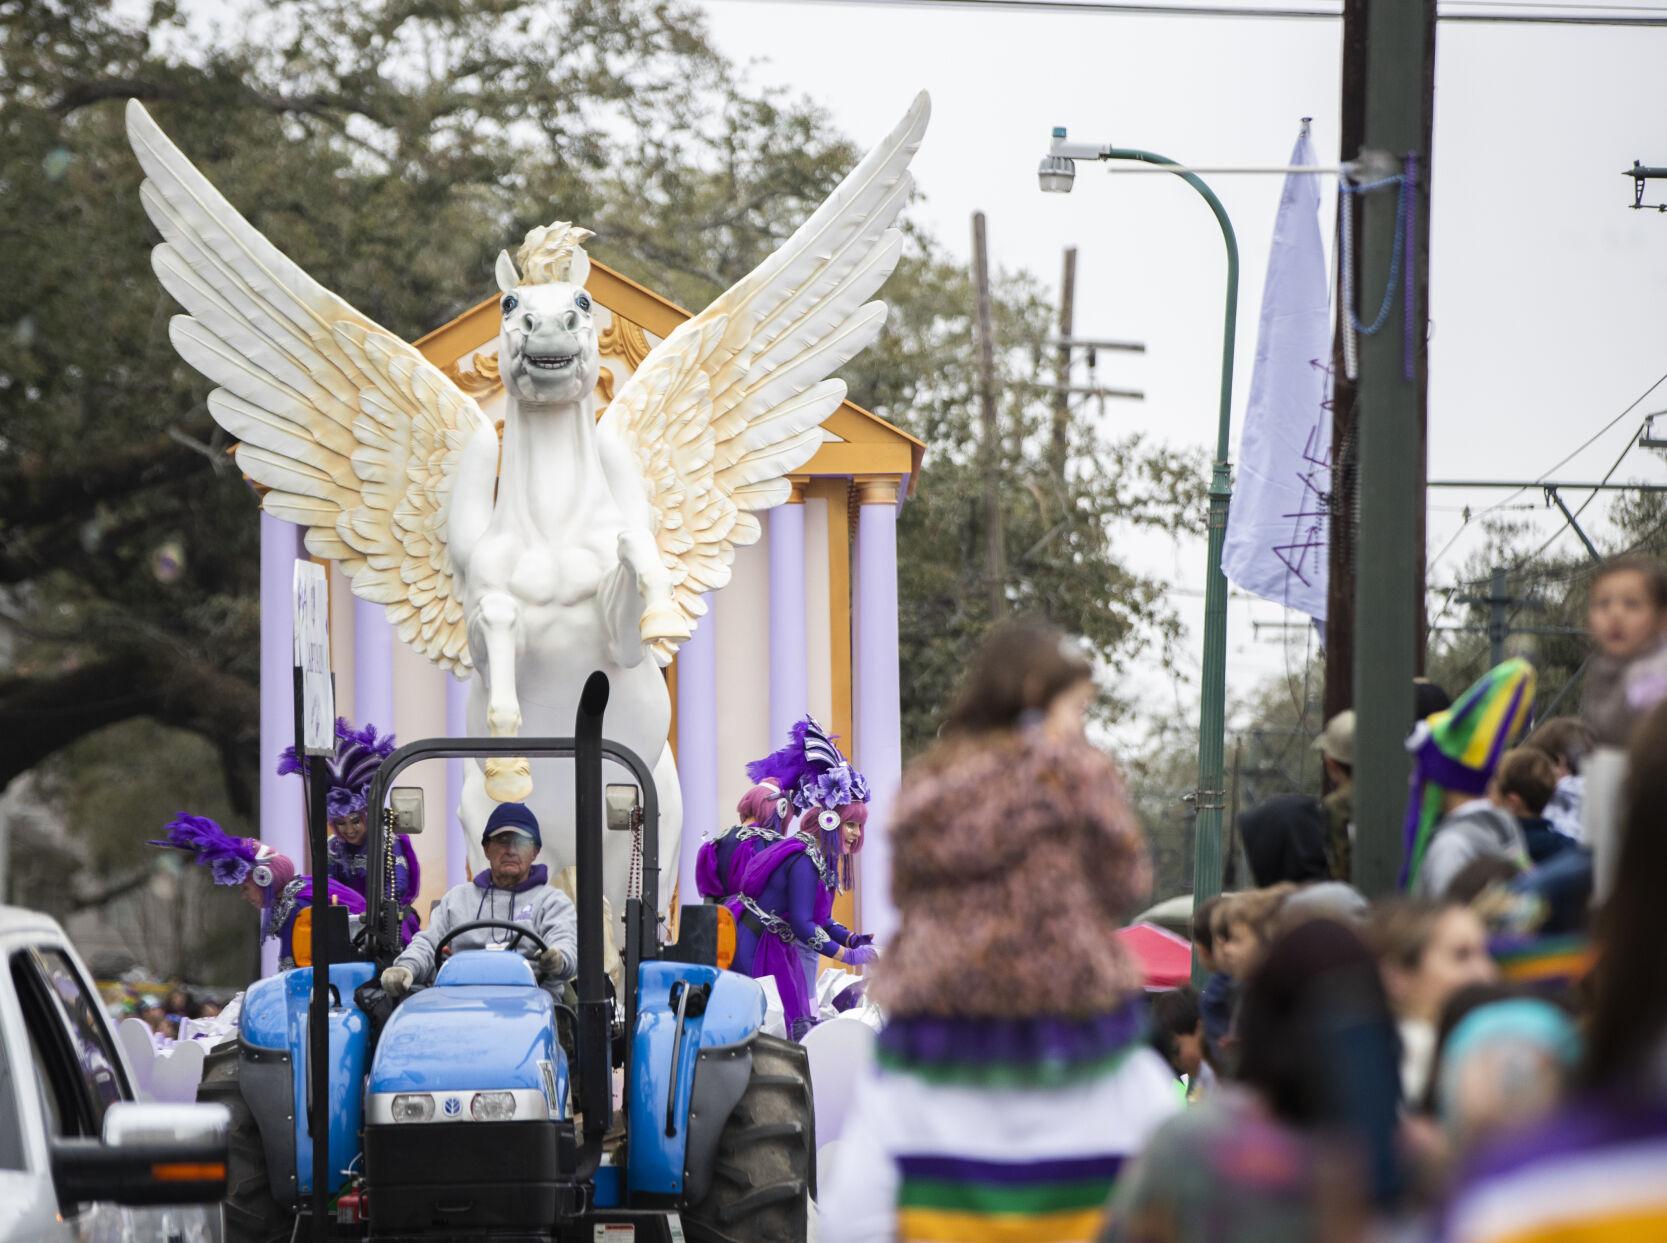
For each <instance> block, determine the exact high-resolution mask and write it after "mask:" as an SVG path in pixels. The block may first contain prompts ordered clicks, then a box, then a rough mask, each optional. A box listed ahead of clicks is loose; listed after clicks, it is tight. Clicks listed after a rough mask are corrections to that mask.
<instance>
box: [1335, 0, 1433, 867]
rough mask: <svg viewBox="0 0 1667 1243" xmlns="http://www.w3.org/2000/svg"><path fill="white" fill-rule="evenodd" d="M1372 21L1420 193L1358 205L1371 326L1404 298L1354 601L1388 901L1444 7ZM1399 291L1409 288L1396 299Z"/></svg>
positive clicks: (1360, 807)
mask: <svg viewBox="0 0 1667 1243" xmlns="http://www.w3.org/2000/svg"><path fill="white" fill-rule="evenodd" d="M1365 9H1366V58H1365V68H1366V83H1365V86H1366V92H1365V103H1366V106H1365V112H1364V130H1363V137H1362V150H1363V151H1364V152H1368V153H1373V154H1381V155H1384V156H1387V157H1389V160H1391V161H1392V162H1393V165H1394V166H1395V167H1396V168H1398V169H1403V170H1405V171H1407V172H1408V173H1410V175H1411V176H1412V177H1413V178H1414V181H1413V183H1412V185H1411V186H1410V187H1409V188H1408V191H1407V193H1408V199H1409V202H1408V204H1407V207H1408V208H1409V209H1410V210H1409V211H1405V212H1404V211H1403V210H1402V203H1401V193H1400V192H1399V191H1398V190H1397V188H1395V187H1388V188H1385V189H1379V190H1377V191H1375V192H1373V193H1369V194H1363V195H1361V196H1359V197H1360V198H1361V200H1362V201H1361V204H1360V215H1361V230H1360V233H1359V234H1358V235H1357V236H1359V238H1360V281H1359V282H1358V284H1357V285H1356V290H1357V302H1358V305H1357V307H1356V311H1357V313H1360V314H1362V315H1363V317H1365V318H1371V317H1373V316H1375V315H1376V314H1377V309H1378V306H1379V305H1380V302H1381V300H1382V299H1383V297H1384V293H1385V291H1386V290H1389V291H1390V296H1391V298H1392V302H1391V303H1390V308H1389V311H1388V312H1387V314H1386V315H1385V316H1384V318H1383V320H1382V323H1381V328H1380V330H1379V331H1377V332H1374V333H1372V334H1370V335H1362V336H1361V337H1360V381H1359V385H1358V393H1357V407H1356V408H1357V410H1358V417H1357V418H1356V420H1355V443H1356V445H1357V446H1358V450H1359V457H1358V474H1357V476H1356V478H1357V480H1358V492H1357V515H1358V523H1357V528H1356V532H1355V562H1356V564H1358V565H1362V566H1369V567H1371V572H1370V573H1365V574H1357V575H1356V576H1355V591H1354V603H1355V622H1356V626H1355V650H1354V706H1355V714H1356V724H1355V764H1354V786H1355V789H1354V807H1355V848H1354V872H1355V875H1354V882H1355V884H1356V885H1357V886H1358V887H1359V888H1360V889H1361V890H1362V891H1364V892H1365V893H1366V894H1367V895H1368V896H1369V897H1375V896H1378V895H1381V894H1384V893H1388V892H1391V891H1393V890H1394V888H1395V886H1396V883H1397V880H1398V878H1399V875H1400V870H1401V862H1402V859H1401V856H1402V841H1401V837H1402V829H1401V825H1402V818H1403V815H1404V813H1405V810H1406V800H1407V769H1408V765H1409V757H1408V755H1407V752H1406V747H1405V743H1406V738H1407V735H1408V734H1409V733H1410V732H1411V730H1412V724H1413V711H1412V706H1413V687H1412V680H1413V676H1414V674H1415V673H1416V671H1417V669H1418V668H1419V665H1420V663H1421V661H1420V656H1421V652H1422V647H1423V618H1424V599H1423V588H1424V542H1423V530H1424V523H1423V514H1424V478H1425V471H1424V417H1423V415H1424V392H1425V379H1426V367H1425V325H1426V324H1427V322H1428V318H1429V312H1428V296H1427V288H1428V275H1427V273H1428V266H1427V264H1428V258H1427V256H1428V254H1429V245H1428V239H1429V229H1428V224H1427V222H1428V220H1429V207H1430V197H1429V170H1430V125H1431V119H1432V115H1433V102H1434V89H1433V88H1434V78H1435V74H1434V69H1435V0H1396V2H1394V3H1391V2H1390V0H1367V3H1366V5H1365ZM1409 219H1410V224H1411V227H1410V228H1408V227H1406V226H1407V224H1408V221H1409ZM1402 234H1405V236H1402ZM1397 253H1399V259H1397V257H1396V256H1397ZM1392 282H1393V283H1394V284H1396V285H1399V286H1400V288H1395V289H1390V286H1391V283H1392ZM1409 294H1410V295H1411V296H1410V299H1409V298H1408V295H1409ZM1409 300H1410V303H1411V305H1408V301H1409Z"/></svg>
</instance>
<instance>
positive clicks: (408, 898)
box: [326, 833, 423, 945]
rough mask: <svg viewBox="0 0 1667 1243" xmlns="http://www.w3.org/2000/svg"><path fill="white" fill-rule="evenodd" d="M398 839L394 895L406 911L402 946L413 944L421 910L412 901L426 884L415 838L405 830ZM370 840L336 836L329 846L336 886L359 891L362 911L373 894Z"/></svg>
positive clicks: (395, 838) (402, 923)
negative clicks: (356, 841) (353, 840)
mask: <svg viewBox="0 0 1667 1243" xmlns="http://www.w3.org/2000/svg"><path fill="white" fill-rule="evenodd" d="M394 841H395V842H396V843H397V848H396V849H395V851H394V897H395V898H396V899H397V900H398V901H399V906H400V910H401V912H402V914H401V917H400V921H399V941H400V944H401V945H409V944H411V938H412V937H414V936H416V935H417V931H418V929H419V926H420V925H419V924H418V922H417V912H416V911H414V910H412V909H411V904H412V903H414V902H415V901H416V900H417V890H418V889H420V888H421V887H422V875H423V873H422V868H421V867H420V866H419V865H418V863H417V852H416V851H415V850H413V849H411V839H410V838H409V837H408V836H406V835H405V834H404V833H398V834H395V836H394ZM368 842H369V838H367V839H366V840H365V841H363V842H360V843H359V844H358V845H357V846H354V845H351V844H350V843H348V842H347V841H346V840H345V839H343V838H340V837H336V836H334V835H332V836H331V838H330V841H329V842H328V844H327V846H326V849H327V850H328V851H329V852H330V881H331V884H332V886H335V885H341V886H344V887H346V888H348V889H351V890H352V891H353V892H354V893H356V894H358V895H359V906H360V909H361V910H362V909H363V908H364V906H365V904H366V901H367V900H368V898H369V896H370V893H369V887H370V854H369V852H368V851H367V850H366V849H365V847H366V845H367V844H368ZM333 891H334V890H333V889H332V892H333Z"/></svg>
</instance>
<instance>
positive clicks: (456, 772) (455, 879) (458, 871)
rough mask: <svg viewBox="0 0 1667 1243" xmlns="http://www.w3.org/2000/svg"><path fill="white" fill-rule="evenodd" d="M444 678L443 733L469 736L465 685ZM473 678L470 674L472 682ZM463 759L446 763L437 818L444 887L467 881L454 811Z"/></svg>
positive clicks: (466, 858) (464, 848)
mask: <svg viewBox="0 0 1667 1243" xmlns="http://www.w3.org/2000/svg"><path fill="white" fill-rule="evenodd" d="M443 676H444V677H445V679H446V734H447V735H448V736H449V737H452V738H463V737H465V736H467V735H468V733H469V683H468V682H461V681H459V680H458V679H456V678H454V677H452V675H451V674H449V673H448V674H445V675H443ZM472 677H473V675H471V679H472ZM466 763H468V761H467V760H464V759H453V760H447V761H446V804H447V806H446V807H445V810H444V812H443V814H442V815H441V816H440V817H439V821H440V823H441V824H443V825H445V826H446V888H447V889H450V888H451V887H452V886H453V885H458V884H461V883H462V882H464V881H465V880H467V879H468V878H469V844H468V842H467V841H465V840H464V837H463V825H462V822H461V821H459V820H458V818H457V808H458V806H459V804H461V803H462V801H463V765H464V764H466Z"/></svg>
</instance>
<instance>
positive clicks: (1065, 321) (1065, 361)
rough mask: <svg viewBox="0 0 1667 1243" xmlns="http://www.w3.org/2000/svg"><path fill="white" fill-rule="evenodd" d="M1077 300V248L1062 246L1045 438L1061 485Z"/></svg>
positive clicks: (1066, 448) (1066, 450)
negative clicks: (1049, 415) (1055, 357)
mask: <svg viewBox="0 0 1667 1243" xmlns="http://www.w3.org/2000/svg"><path fill="white" fill-rule="evenodd" d="M1076 300H1077V248H1076V247H1075V246H1067V247H1066V248H1065V273H1064V275H1063V276H1061V277H1060V280H1059V355H1058V366H1057V370H1056V372H1055V376H1054V384H1055V385H1056V386H1057V387H1056V388H1055V390H1054V395H1053V435H1052V437H1051V438H1050V440H1049V442H1048V467H1049V469H1050V470H1052V472H1053V474H1054V477H1055V478H1056V479H1058V480H1059V482H1060V484H1061V485H1063V484H1064V482H1065V463H1066V462H1067V460H1069V456H1070V426H1071V394H1070V388H1071V331H1072V328H1073V327H1074V326H1075V319H1076Z"/></svg>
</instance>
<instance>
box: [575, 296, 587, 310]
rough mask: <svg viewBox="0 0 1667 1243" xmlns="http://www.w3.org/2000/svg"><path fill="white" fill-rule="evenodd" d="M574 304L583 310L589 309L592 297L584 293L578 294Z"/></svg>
mask: <svg viewBox="0 0 1667 1243" xmlns="http://www.w3.org/2000/svg"><path fill="white" fill-rule="evenodd" d="M573 305H574V306H576V307H578V308H579V309H580V310H581V311H588V310H590V299H589V298H588V297H586V296H585V295H584V294H577V295H575V297H574V299H573Z"/></svg>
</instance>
